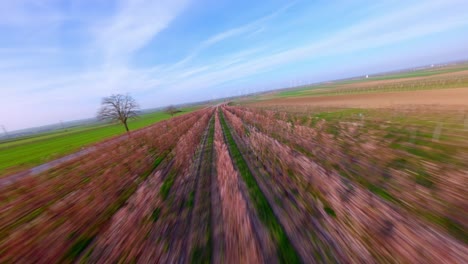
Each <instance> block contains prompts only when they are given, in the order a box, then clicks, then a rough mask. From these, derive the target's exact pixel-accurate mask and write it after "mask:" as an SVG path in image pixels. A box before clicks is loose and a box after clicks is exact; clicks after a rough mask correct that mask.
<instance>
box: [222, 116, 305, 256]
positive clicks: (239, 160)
mask: <svg viewBox="0 0 468 264" xmlns="http://www.w3.org/2000/svg"><path fill="white" fill-rule="evenodd" d="M219 117H220V121H221V125H222V127H223V131H224V134H225V135H226V139H227V145H228V147H229V150H230V153H231V156H232V159H233V162H234V163H235V164H236V167H237V169H238V171H239V173H240V175H241V176H242V179H243V180H244V182H245V183H246V185H247V189H248V192H249V195H250V198H251V199H252V202H253V204H254V206H255V209H256V211H257V214H258V216H259V218H260V220H261V221H262V222H263V223H264V224H265V226H266V227H267V228H268V230H269V231H270V234H271V235H272V238H273V240H274V241H275V242H276V244H277V251H278V257H279V259H280V261H281V263H300V262H301V260H300V258H299V255H298V254H297V252H296V250H295V249H294V247H293V246H292V244H291V242H290V241H289V238H288V237H287V236H286V233H285V232H284V230H283V227H282V226H281V225H280V224H279V222H278V220H277V219H276V216H275V214H274V213H273V209H272V208H271V207H270V204H269V203H268V201H267V199H266V198H265V195H264V194H263V193H262V191H261V190H260V187H259V186H258V184H257V181H256V180H255V178H254V176H253V175H252V172H251V171H250V169H249V167H248V166H247V163H246V161H245V160H244V158H243V156H242V154H241V153H240V150H239V149H238V147H237V144H236V143H235V141H234V138H233V137H232V135H231V132H230V130H229V127H228V125H227V123H226V121H225V120H224V116H223V113H222V112H221V111H220V115H219Z"/></svg>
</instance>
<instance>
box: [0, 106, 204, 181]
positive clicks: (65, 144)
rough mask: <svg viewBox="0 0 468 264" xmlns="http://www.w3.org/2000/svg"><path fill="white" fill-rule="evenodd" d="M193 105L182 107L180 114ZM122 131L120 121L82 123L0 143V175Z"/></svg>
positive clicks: (151, 119)
mask: <svg viewBox="0 0 468 264" xmlns="http://www.w3.org/2000/svg"><path fill="white" fill-rule="evenodd" d="M193 110H195V109H194V108H186V109H183V112H180V113H179V114H178V115H180V114H184V113H188V112H191V111H193ZM170 117H171V116H170V115H169V114H166V113H163V112H156V113H150V114H145V115H142V116H140V117H139V118H138V119H135V120H132V121H129V124H128V125H129V128H130V130H135V129H139V128H142V127H145V126H148V125H151V124H154V123H156V122H158V121H161V120H165V119H168V118H170ZM123 133H125V128H124V127H123V126H122V125H120V124H112V125H94V126H83V127H76V128H72V129H67V130H65V131H63V130H62V131H54V132H51V133H46V134H41V135H38V136H35V137H34V136H33V137H26V138H21V139H17V140H10V141H5V142H0V177H2V175H3V176H5V175H7V174H10V173H14V172H17V171H19V170H22V169H27V168H30V167H33V166H36V165H40V164H42V163H45V162H48V161H51V160H54V159H56V158H59V157H62V156H64V155H67V154H70V153H73V152H75V151H77V150H79V149H81V148H82V147H85V146H88V145H90V144H93V143H96V142H99V141H101V140H104V139H107V138H110V137H113V136H117V135H120V134H123Z"/></svg>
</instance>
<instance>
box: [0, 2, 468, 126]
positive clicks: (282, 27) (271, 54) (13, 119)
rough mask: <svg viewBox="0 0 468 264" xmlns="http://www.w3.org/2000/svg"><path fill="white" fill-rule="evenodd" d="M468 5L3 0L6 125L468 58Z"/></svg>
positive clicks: (1, 99) (0, 56)
mask: <svg viewBox="0 0 468 264" xmlns="http://www.w3.org/2000/svg"><path fill="white" fill-rule="evenodd" d="M467 14H468V2H467V1H461V0H459V1H457V0H437V1H436V0H427V1H412V0H406V1H321V0H319V1H312V0H298V1H279V0H270V1H243V0H239V1H224V0H196V1H195V0H160V1H150V0H118V1H110V0H88V1H87V0H69V1H59V0H15V1H7V0H0V125H4V126H5V127H6V128H7V129H8V130H10V131H11V130H15V129H21V128H26V127H32V126H38V125H45V124H51V123H58V122H59V121H60V120H64V121H66V120H75V119H80V118H87V117H93V116H94V115H95V113H96V111H97V109H98V108H99V104H100V99H101V98H102V97H103V96H107V95H110V94H112V93H130V94H131V95H132V96H133V97H135V99H136V100H137V101H138V102H139V103H140V105H141V107H142V108H152V107H158V106H165V105H168V104H176V103H183V102H192V101H197V100H205V99H214V98H219V97H225V96H231V95H239V94H243V93H248V92H254V91H263V90H268V89H276V88H280V87H284V86H291V85H299V84H304V83H309V82H317V81H325V80H330V79H337V78H343V77H350V76H356V75H364V74H368V73H375V72H381V71H388V70H394V69H401V68H407V67H412V66H418V65H425V64H431V63H440V62H446V61H452V60H459V59H468V15H467Z"/></svg>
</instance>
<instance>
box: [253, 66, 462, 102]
mask: <svg viewBox="0 0 468 264" xmlns="http://www.w3.org/2000/svg"><path fill="white" fill-rule="evenodd" d="M467 87H468V67H467V66H466V65H457V66H451V67H442V68H438V69H429V70H420V71H414V72H407V73H398V74H390V75H383V76H375V77H372V76H370V77H369V78H363V79H356V80H344V81H332V82H328V83H322V84H318V85H312V86H306V87H300V88H296V89H288V90H284V91H280V92H276V93H273V94H272V95H269V96H263V97H261V98H260V99H272V98H287V97H303V96H336V95H349V94H368V93H382V92H404V91H419V90H433V89H436V90H440V89H450V88H467Z"/></svg>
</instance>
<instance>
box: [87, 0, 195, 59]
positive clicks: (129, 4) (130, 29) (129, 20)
mask: <svg viewBox="0 0 468 264" xmlns="http://www.w3.org/2000/svg"><path fill="white" fill-rule="evenodd" d="M187 3H188V1H187V0H162V1H152V0H138V1H134V0H126V1H121V2H120V4H119V6H118V10H117V12H116V14H115V15H114V16H112V17H111V19H109V21H105V22H103V25H102V26H100V27H97V28H96V29H94V35H95V39H96V43H95V44H96V46H97V48H98V49H100V50H101V51H102V52H103V53H104V56H105V57H104V59H105V62H106V63H107V64H108V65H111V64H115V63H120V62H122V60H126V59H128V57H129V56H131V54H132V53H134V52H135V51H137V50H138V49H141V48H142V47H144V46H145V45H147V44H148V43H149V42H150V41H151V40H153V38H154V37H155V36H156V35H157V34H158V33H159V32H161V31H162V30H164V29H165V28H167V26H168V25H169V24H170V23H171V22H172V21H173V20H174V19H175V18H176V17H177V16H178V15H179V14H180V13H181V12H182V11H183V9H184V8H185V7H186V5H187Z"/></svg>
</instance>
